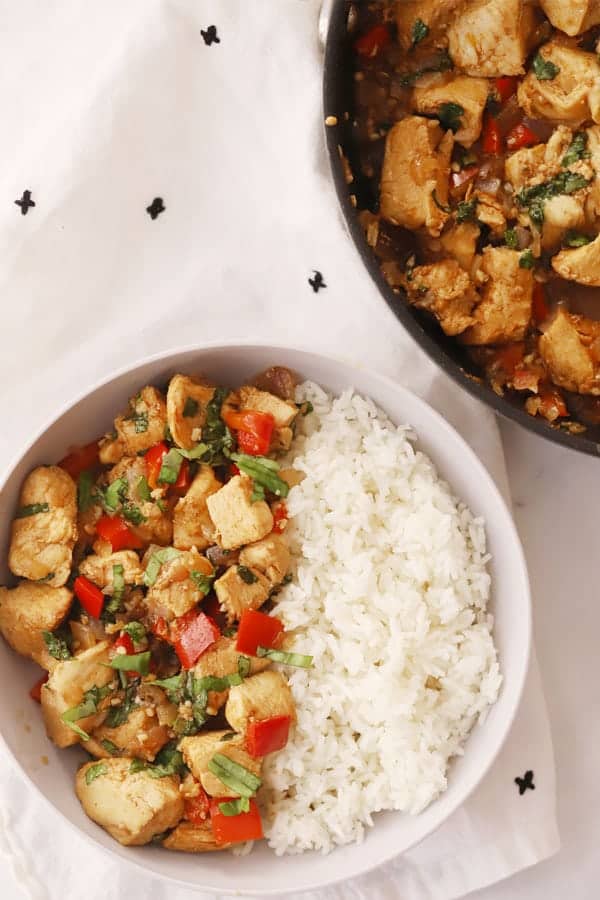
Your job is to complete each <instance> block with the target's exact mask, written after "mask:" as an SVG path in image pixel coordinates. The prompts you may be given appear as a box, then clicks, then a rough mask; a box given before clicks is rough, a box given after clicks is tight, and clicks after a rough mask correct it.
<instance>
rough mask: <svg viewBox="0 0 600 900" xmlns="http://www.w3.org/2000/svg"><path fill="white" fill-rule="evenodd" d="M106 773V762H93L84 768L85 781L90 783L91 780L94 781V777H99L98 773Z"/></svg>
mask: <svg viewBox="0 0 600 900" xmlns="http://www.w3.org/2000/svg"><path fill="white" fill-rule="evenodd" d="M107 773H108V766H107V765H106V763H103V762H98V763H93V764H92V765H91V766H88V768H87V769H86V770H85V783H86V784H91V783H92V781H95V780H96V778H99V777H100V775H106V774H107Z"/></svg>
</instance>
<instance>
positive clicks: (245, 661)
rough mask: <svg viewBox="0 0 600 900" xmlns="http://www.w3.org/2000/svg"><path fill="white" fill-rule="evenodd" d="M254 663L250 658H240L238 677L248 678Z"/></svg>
mask: <svg viewBox="0 0 600 900" xmlns="http://www.w3.org/2000/svg"><path fill="white" fill-rule="evenodd" d="M251 666H252V661H251V659H250V657H249V656H238V675H239V676H240V678H246V677H247V676H248V675H249V674H250V668H251Z"/></svg>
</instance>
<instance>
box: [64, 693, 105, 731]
mask: <svg viewBox="0 0 600 900" xmlns="http://www.w3.org/2000/svg"><path fill="white" fill-rule="evenodd" d="M111 690H112V689H111V687H110V685H104V687H101V688H99V687H98V686H97V685H94V686H93V687H92V688H90V689H89V691H86V692H85V693H84V695H83V700H82V701H81V703H78V704H77V706H72V707H71V708H70V709H66V710H65V711H64V713H63V714H62V715H61V719H62V721H63V722H64V723H65V725H68V726H69V728H70V729H71V730H72V731H74V732H75V734H77V735H79V737H80V738H82V739H83V740H84V741H89V739H90V738H89V735H88V734H86V732H85V731H84V730H83V729H82V728H80V727H79V726H78V725H75V722H77V721H79V719H86V718H87V717H88V716H93V715H95V713H97V712H98V704H99V703H100V701H101V700H103V699H104V698H105V697H106V696H107V695H108V694H110V692H111Z"/></svg>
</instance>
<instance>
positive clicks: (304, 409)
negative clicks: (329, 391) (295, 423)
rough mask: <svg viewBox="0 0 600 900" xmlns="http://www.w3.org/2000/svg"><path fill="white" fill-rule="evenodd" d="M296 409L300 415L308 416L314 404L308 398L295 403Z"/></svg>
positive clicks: (313, 409)
mask: <svg viewBox="0 0 600 900" xmlns="http://www.w3.org/2000/svg"><path fill="white" fill-rule="evenodd" d="M296 406H297V407H298V411H299V413H300V414H301V415H302V416H308V415H309V414H310V413H311V412H314V411H315V408H314V406H313V405H312V403H311V402H310V400H305V402H304V403H297V404H296Z"/></svg>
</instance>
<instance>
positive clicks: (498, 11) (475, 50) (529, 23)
mask: <svg viewBox="0 0 600 900" xmlns="http://www.w3.org/2000/svg"><path fill="white" fill-rule="evenodd" d="M535 25H536V14H535V12H534V10H533V9H532V6H531V5H530V4H529V3H526V2H524V0H471V2H470V3H469V4H468V5H467V6H466V8H464V9H463V10H462V11H461V12H459V13H458V15H457V16H456V17H455V18H454V21H453V22H451V23H450V26H449V27H448V49H449V52H450V56H451V57H452V60H453V62H454V65H455V66H457V68H459V69H462V70H463V71H464V72H466V74H467V75H475V76H478V77H484V78H486V77H487V78H490V77H499V76H501V75H521V74H522V73H523V72H524V71H525V69H524V64H525V59H526V57H527V54H528V52H529V45H530V41H531V39H532V35H533V31H534V28H535Z"/></svg>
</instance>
